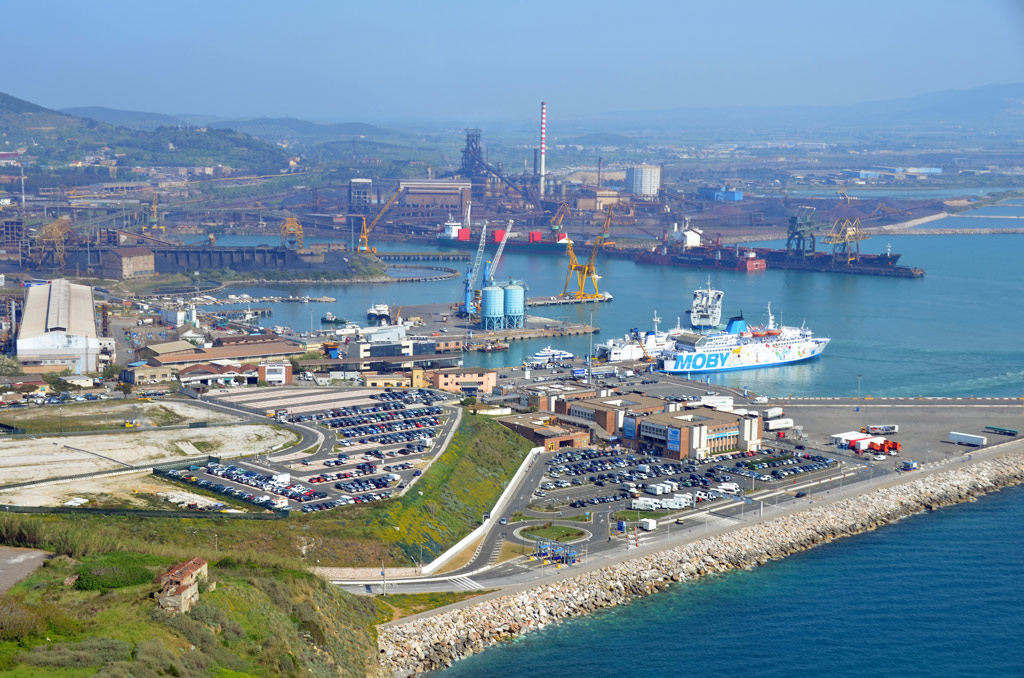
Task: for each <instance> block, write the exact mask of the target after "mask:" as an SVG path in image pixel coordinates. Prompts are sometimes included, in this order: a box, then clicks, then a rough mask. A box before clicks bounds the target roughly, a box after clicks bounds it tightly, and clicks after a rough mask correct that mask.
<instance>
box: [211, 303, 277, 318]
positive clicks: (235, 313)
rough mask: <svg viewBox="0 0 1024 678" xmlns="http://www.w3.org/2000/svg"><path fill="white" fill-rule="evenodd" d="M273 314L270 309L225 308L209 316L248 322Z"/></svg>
mask: <svg viewBox="0 0 1024 678" xmlns="http://www.w3.org/2000/svg"><path fill="white" fill-rule="evenodd" d="M273 313H274V309H272V308H271V307H269V306H262V307H260V308H225V309H221V310H219V311H213V312H211V313H210V314H211V315H217V316H221V317H222V318H227V319H229V320H249V319H250V318H269V317H270V316H271V315H273Z"/></svg>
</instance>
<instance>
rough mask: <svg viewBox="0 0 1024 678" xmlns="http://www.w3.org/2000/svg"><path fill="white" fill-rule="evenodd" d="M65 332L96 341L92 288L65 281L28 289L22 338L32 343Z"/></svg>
mask: <svg viewBox="0 0 1024 678" xmlns="http://www.w3.org/2000/svg"><path fill="white" fill-rule="evenodd" d="M61 331H66V332H67V333H68V334H74V335H78V336H84V337H93V338H96V336H97V335H96V318H95V316H94V315H93V304H92V288H91V287H89V286H88V285H74V284H72V283H69V282H68V281H67V280H64V279H59V280H54V281H53V282H51V283H50V284H48V285H35V286H33V287H30V288H28V292H27V294H26V296H25V311H24V313H23V315H22V320H21V328H20V329H19V330H18V338H19V339H29V338H31V337H38V336H42V335H44V334H47V333H48V332H61Z"/></svg>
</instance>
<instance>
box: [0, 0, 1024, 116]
mask: <svg viewBox="0 0 1024 678" xmlns="http://www.w3.org/2000/svg"><path fill="white" fill-rule="evenodd" d="M5 5H6V6H5V7H4V11H3V15H2V16H3V21H4V29H3V47H4V49H3V52H4V54H5V55H6V57H7V58H6V60H5V61H6V68H5V72H4V76H3V78H2V81H0V82H2V84H0V91H4V92H7V93H9V94H13V95H14V96H18V97H21V98H24V99H28V100H30V101H33V102H36V103H39V104H42V105H44V106H49V107H54V108H61V107H67V106H87V105H99V106H109V107H112V108H123V109H129V110H143V111H155V112H161V113H170V114H178V113H208V114H214V115H221V116H228V117H231V116H263V115H266V116H295V117H301V118H306V119H315V120H325V121H327V120H331V121H351V120H360V121H365V122H371V123H388V122H412V121H440V120H444V121H466V120H524V119H533V118H534V117H536V115H537V108H538V102H539V101H540V100H542V99H546V100H547V101H548V102H549V107H550V109H551V112H552V115H554V114H556V113H557V114H558V115H561V116H564V117H566V118H584V117H586V116H588V115H590V114H594V113H601V112H606V111H623V110H634V109H635V110H656V109H668V108H677V107H705V106H734V105H743V106H749V105H783V104H820V105H832V104H846V103H856V102H862V101H872V100H880V99H890V98H900V97H905V96H911V95H914V94H920V93H924V92H931V91H936V90H942V89H966V88H970V87H974V86H978V85H985V84H991V83H1007V82H1019V81H1021V80H1024V75H1022V74H1024V2H1021V1H1020V0H970V1H967V0H960V1H953V0H888V1H884V2H883V1H878V0H861V1H858V2H834V1H830V0H817V1H797V0H793V1H790V2H787V1H784V0H783V1H776V2H765V1H763V0H762V1H753V0H733V1H732V2H708V1H707V0H701V1H699V2H690V1H686V0H677V1H676V2H670V1H666V2H661V1H650V2H642V1H635V0H634V1H633V2H630V1H629V0H619V1H618V2H603V1H600V2H577V1H563V2H559V1H557V0H548V2H537V1H534V0H525V1H513V2H494V1H492V2H468V1H454V0H453V1H449V2H446V1H444V0H437V1H434V2H425V1H424V2H399V1H393V0H383V1H380V0H362V1H360V2H308V1H307V2H303V1H302V0H290V1H284V0H282V1H278V2H266V1H261V0H254V1H250V2H238V1H230V0H225V1H221V0H212V1H211V0H207V1H205V2H195V1H193V0H176V1H175V2H160V3H156V2H140V1H138V0H136V1H132V2H128V1H124V0H106V1H100V2H46V1H45V0H41V1H38V2H28V1H22V2H17V3H5Z"/></svg>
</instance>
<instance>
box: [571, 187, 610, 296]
mask: <svg viewBox="0 0 1024 678" xmlns="http://www.w3.org/2000/svg"><path fill="white" fill-rule="evenodd" d="M611 225H612V207H611V205H609V206H608V207H606V208H605V217H604V225H603V226H602V227H601V232H600V233H599V234H598V235H597V237H595V238H594V244H593V245H592V246H591V248H590V257H589V258H588V259H587V263H585V264H581V263H579V261H578V260H577V259H576V252H575V251H574V250H573V248H572V240H570V239H566V254H568V255H569V271H568V273H567V274H566V276H565V288H564V289H563V290H562V296H563V297H567V296H571V297H572V298H573V299H599V298H601V297H602V296H603V295H602V294H601V292H600V291H599V290H598V288H597V281H598V279H600V277H601V276H599V275H598V274H597V268H596V266H595V263H594V262H595V260H596V259H597V250H598V249H599V248H600V247H601V242H602V241H603V240H604V239H605V238H607V237H608V233H609V232H610V230H611ZM574 274H575V276H576V291H575V292H573V293H572V294H571V295H570V294H569V281H570V280H572V277H573V275H574ZM588 280H589V281H591V282H592V283H593V285H594V291H593V292H587V289H586V288H587V281H588Z"/></svg>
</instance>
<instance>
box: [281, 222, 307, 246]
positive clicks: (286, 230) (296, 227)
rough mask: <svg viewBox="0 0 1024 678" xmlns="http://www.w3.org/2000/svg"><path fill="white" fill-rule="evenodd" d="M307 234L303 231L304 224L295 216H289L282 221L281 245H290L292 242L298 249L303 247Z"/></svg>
mask: <svg viewBox="0 0 1024 678" xmlns="http://www.w3.org/2000/svg"><path fill="white" fill-rule="evenodd" d="M304 242H305V236H304V235H303V233H302V224H300V223H299V220H298V219H296V218H295V217H288V218H287V219H285V220H284V221H282V222H281V247H290V246H291V245H292V244H294V245H295V248H296V249H298V250H301V249H302V245H303V244H304Z"/></svg>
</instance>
